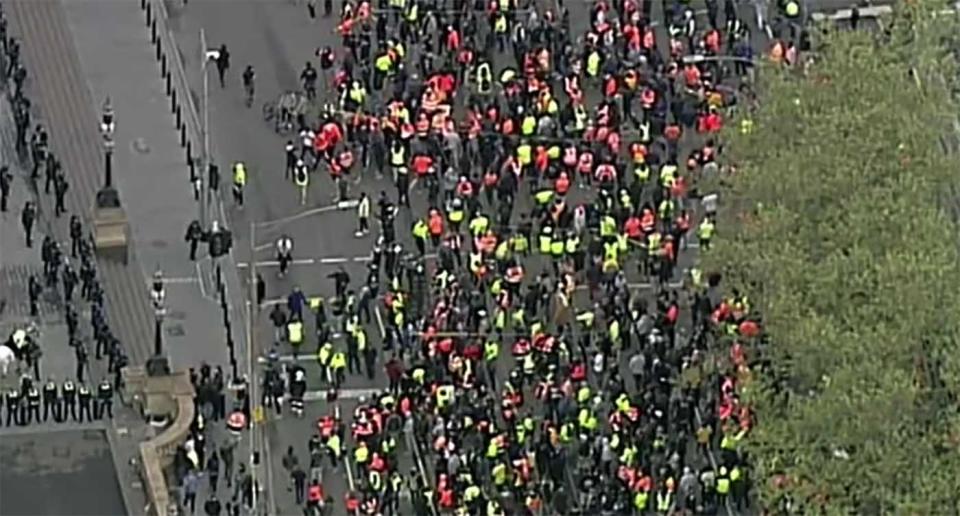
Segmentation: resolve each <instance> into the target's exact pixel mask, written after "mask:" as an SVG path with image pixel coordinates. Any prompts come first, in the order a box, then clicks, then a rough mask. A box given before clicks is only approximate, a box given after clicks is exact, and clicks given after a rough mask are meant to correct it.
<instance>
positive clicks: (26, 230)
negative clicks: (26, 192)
mask: <svg viewBox="0 0 960 516" xmlns="http://www.w3.org/2000/svg"><path fill="white" fill-rule="evenodd" d="M36 219H37V207H36V205H34V204H33V201H27V203H26V204H24V205H23V211H21V212H20V224H21V225H23V237H24V240H25V241H26V245H27V247H33V222H34V221H35V220H36Z"/></svg>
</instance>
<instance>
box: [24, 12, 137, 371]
mask: <svg viewBox="0 0 960 516" xmlns="http://www.w3.org/2000/svg"><path fill="white" fill-rule="evenodd" d="M80 3H81V4H82V3H83V2H80ZM5 8H6V11H7V15H8V18H9V21H10V22H9V27H10V35H11V36H13V37H16V38H19V39H20V41H21V47H22V54H23V57H22V58H23V62H24V64H25V65H26V67H27V69H28V70H29V72H28V73H29V75H28V78H27V83H26V91H27V95H28V96H29V97H30V100H31V101H32V108H31V111H32V115H33V117H32V118H33V120H34V123H42V124H44V125H45V126H46V127H47V128H48V130H49V132H50V141H51V149H52V150H53V152H54V153H55V154H56V155H57V156H58V157H59V158H60V160H61V161H62V162H63V164H64V170H65V172H66V174H67V180H68V181H69V184H70V188H69V190H68V191H67V195H66V197H67V198H66V205H67V209H68V211H69V213H76V214H77V215H79V216H80V217H81V219H82V220H83V223H84V227H85V230H87V231H89V230H90V229H91V223H92V221H91V217H90V214H91V213H90V212H91V209H92V207H93V203H94V196H95V193H96V191H97V190H98V189H99V188H100V186H101V185H102V182H103V169H104V164H103V151H102V141H101V136H100V134H99V130H98V129H97V124H98V123H99V118H100V114H99V110H100V103H97V102H94V100H93V98H92V97H91V95H90V91H89V89H88V88H87V87H86V83H87V81H86V80H84V78H83V73H82V70H81V69H80V63H79V60H78V59H77V51H76V48H75V46H74V44H73V40H72V38H71V37H70V36H71V33H70V28H69V26H68V25H67V21H66V16H65V15H64V12H63V8H62V5H61V3H60V2H59V1H49V0H43V1H36V2H12V3H9V4H7V5H6V6H5ZM105 19H109V18H105ZM101 29H102V27H101ZM105 33H106V32H105ZM101 102H102V101H101ZM44 201H45V202H47V206H48V208H49V209H52V203H50V202H49V201H50V199H44ZM52 230H53V231H54V232H55V234H57V235H58V238H59V239H60V240H65V239H67V238H68V237H67V223H66V222H63V223H61V224H57V226H56V227H54V228H53V229H52ZM136 253H137V250H136V249H133V250H132V251H131V253H130V261H129V265H124V264H121V263H119V262H116V261H111V260H102V259H101V260H98V262H97V268H98V274H99V276H100V278H101V282H102V284H103V287H104V291H105V294H106V312H107V318H108V321H109V322H110V325H111V328H112V329H113V331H114V333H115V334H116V335H117V337H118V338H119V339H120V341H121V343H122V346H123V347H124V349H125V350H126V352H127V355H128V356H129V359H130V363H131V364H142V363H144V362H145V361H146V360H147V358H149V356H150V354H151V352H152V347H153V346H152V336H153V315H152V313H151V310H150V303H149V299H148V292H147V288H146V285H145V284H144V281H143V278H142V274H141V273H140V272H139V271H138V270H137V268H138V265H137V256H136Z"/></svg>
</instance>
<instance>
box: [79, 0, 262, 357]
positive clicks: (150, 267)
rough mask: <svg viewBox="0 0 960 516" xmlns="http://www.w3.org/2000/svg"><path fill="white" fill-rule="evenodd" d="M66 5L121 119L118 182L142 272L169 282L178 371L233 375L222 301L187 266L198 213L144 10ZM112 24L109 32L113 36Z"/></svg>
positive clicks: (172, 350)
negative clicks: (214, 368)
mask: <svg viewBox="0 0 960 516" xmlns="http://www.w3.org/2000/svg"><path fill="white" fill-rule="evenodd" d="M63 5H64V10H65V11H66V17H67V22H68V24H69V25H70V28H71V30H72V32H73V39H74V41H75V43H76V47H77V53H78V55H79V58H80V62H81V64H82V69H83V71H84V75H85V76H86V79H87V81H88V84H89V87H90V90H91V92H92V93H93V95H92V96H93V98H94V99H95V101H98V102H99V101H101V99H105V98H107V97H109V98H110V101H111V102H112V104H113V108H114V111H115V113H116V120H117V125H116V150H115V151H114V170H115V171H116V172H115V181H116V183H117V187H118V190H119V191H120V197H121V200H122V202H123V205H124V208H125V209H126V212H127V217H128V219H129V221H130V226H131V234H132V238H133V245H134V248H135V249H136V250H137V255H138V257H139V263H140V267H141V270H140V271H138V272H139V273H140V274H141V275H142V277H143V281H144V283H145V284H148V283H149V282H150V281H151V278H152V276H153V273H154V272H155V271H156V270H161V271H163V276H164V278H165V279H166V280H167V284H166V294H167V310H168V315H167V320H166V321H165V323H164V326H165V332H164V350H165V351H166V352H167V353H168V355H169V357H170V360H171V365H172V367H173V368H174V369H178V368H186V367H195V366H199V365H200V363H201V362H207V363H209V364H212V365H223V366H224V367H225V369H227V370H228V369H229V360H228V356H227V347H226V334H225V332H224V328H223V316H222V311H221V308H220V305H219V300H218V298H217V295H216V292H210V291H209V290H208V289H207V288H205V287H204V285H203V283H201V282H200V281H199V277H200V276H199V270H200V269H199V267H198V265H197V263H194V262H191V261H190V260H189V259H188V258H189V257H188V248H187V244H186V242H185V241H184V234H185V233H186V228H187V226H188V225H189V223H190V221H191V220H193V219H195V218H197V216H198V212H197V204H196V203H195V202H194V200H193V193H192V186H191V184H190V182H189V172H188V169H187V167H186V165H185V164H184V161H183V152H182V151H181V148H180V146H179V143H178V141H177V136H176V132H175V131H174V130H173V127H172V125H173V121H172V115H171V113H170V110H169V102H168V99H167V97H166V95H165V92H164V90H163V84H162V83H161V81H160V80H159V76H158V73H157V69H156V68H157V63H156V60H155V58H154V56H153V53H152V51H151V47H150V42H149V40H148V35H147V32H146V30H144V28H143V25H142V14H141V11H140V8H139V6H138V5H137V4H136V3H135V2H114V1H110V0H102V1H94V0H91V1H84V2H64V3H63ZM108 18H109V19H110V20H111V22H112V23H111V28H110V30H109V31H108V32H105V31H104V30H103V29H104V26H103V20H104V19H108ZM199 254H200V255H201V256H202V255H203V254H204V253H202V252H201V253H199ZM231 291H233V292H238V293H239V291H240V290H239V288H237V289H236V290H234V289H231ZM238 295H239V294H238ZM231 319H232V323H233V331H234V339H235V340H239V338H240V336H239V335H237V333H238V332H241V331H243V327H242V326H241V325H240V324H239V318H234V317H231ZM151 342H152V339H151ZM228 372H229V371H228Z"/></svg>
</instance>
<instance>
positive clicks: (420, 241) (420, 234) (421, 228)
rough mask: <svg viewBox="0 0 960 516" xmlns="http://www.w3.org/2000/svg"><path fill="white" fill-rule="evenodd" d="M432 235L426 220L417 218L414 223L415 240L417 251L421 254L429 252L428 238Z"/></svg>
mask: <svg viewBox="0 0 960 516" xmlns="http://www.w3.org/2000/svg"><path fill="white" fill-rule="evenodd" d="M429 235H430V229H429V228H428V227H427V222H426V221H425V220H423V219H422V218H421V219H417V221H416V222H415V223H414V224H413V242H414V244H416V246H417V252H418V253H420V256H423V255H425V254H427V238H428V237H429Z"/></svg>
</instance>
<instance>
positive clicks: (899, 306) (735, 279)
mask: <svg viewBox="0 0 960 516" xmlns="http://www.w3.org/2000/svg"><path fill="white" fill-rule="evenodd" d="M929 4H936V6H934V5H927V3H925V2H923V1H918V2H906V3H900V5H899V6H898V8H897V13H895V15H894V17H893V19H892V20H890V21H892V25H891V29H890V30H889V31H887V32H886V33H885V34H883V33H868V32H852V31H829V32H827V33H825V34H824V35H823V37H822V38H821V39H820V41H819V46H818V49H817V50H818V55H817V57H816V60H815V62H814V63H813V64H811V65H808V66H806V67H801V68H803V69H802V70H797V69H794V70H787V69H779V68H775V67H773V66H770V67H767V68H764V69H763V70H761V73H760V74H759V76H760V84H759V85H758V87H757V89H758V94H759V97H760V99H761V105H760V106H759V108H758V110H757V111H756V112H755V113H753V114H752V115H751V118H752V119H753V121H754V123H755V130H754V131H753V132H752V133H750V134H739V133H737V134H733V133H734V132H735V131H733V132H731V134H728V135H727V139H726V141H727V148H726V152H727V155H728V156H727V158H728V159H729V160H732V161H733V162H735V163H736V164H737V165H738V168H737V171H736V173H735V174H733V175H732V176H729V177H727V178H725V184H724V185H723V186H722V187H721V188H722V190H721V196H722V197H721V198H722V203H721V204H722V208H721V211H720V214H719V218H720V226H719V227H720V231H719V233H718V238H717V239H716V245H715V248H714V249H712V250H711V251H710V252H708V253H705V256H704V258H703V260H704V269H705V270H708V271H710V270H716V271H723V274H724V283H725V284H726V285H728V286H731V287H736V288H738V289H740V291H741V292H743V293H745V294H747V295H748V296H749V298H750V299H751V301H752V306H753V307H754V308H755V309H756V310H757V311H758V312H759V313H760V314H761V316H762V318H763V324H764V328H765V331H766V333H767V335H768V336H769V339H768V342H767V343H766V344H764V345H762V347H761V346H760V345H757V349H754V350H753V357H755V358H759V357H762V358H763V359H765V360H764V361H763V363H764V364H769V365H768V366H764V367H763V369H762V370H761V371H760V372H759V374H757V375H756V377H757V381H758V385H757V386H756V388H751V389H749V390H748V393H747V394H745V395H746V396H748V397H749V400H748V401H749V402H750V403H751V404H752V406H753V407H754V408H755V410H756V413H757V418H758V425H757V427H756V429H755V430H754V431H753V432H752V433H751V435H750V436H749V437H748V438H747V440H746V441H745V448H746V450H747V451H748V453H749V456H750V460H751V461H752V464H753V466H754V468H755V469H756V473H755V478H756V479H757V481H758V487H759V493H758V494H759V495H760V498H761V500H762V501H763V502H764V504H765V505H768V506H769V505H772V504H773V503H775V501H776V500H777V499H778V498H779V497H780V496H781V495H782V494H783V493H784V490H787V491H789V492H790V493H791V495H792V497H793V499H794V500H795V501H796V502H797V503H800V504H801V505H802V507H803V509H801V510H802V511H803V512H814V506H820V507H822V508H823V510H825V511H826V512H827V513H829V514H854V513H864V514H957V513H958V512H960V416H958V407H957V397H956V394H957V393H958V392H960V252H958V249H960V230H958V225H957V222H956V221H955V220H954V219H953V216H952V215H951V213H952V208H951V206H954V205H956V204H957V203H960V199H957V198H954V196H953V195H952V194H951V192H954V189H953V188H952V185H954V184H956V183H957V182H958V181H960V166H958V165H957V157H956V155H953V156H948V155H947V154H946V153H945V152H944V147H943V145H942V141H943V139H944V137H945V135H950V134H951V131H953V130H954V129H953V128H954V123H955V120H956V117H957V116H958V114H960V111H958V110H957V105H956V103H955V102H954V99H953V98H952V97H951V86H952V85H953V84H954V83H955V81H954V79H955V77H956V75H955V69H956V67H955V63H954V59H953V56H952V55H951V54H950V52H948V51H947V50H946V45H947V44H949V43H951V42H952V41H951V40H952V39H953V38H956V34H960V30H958V28H957V24H956V20H955V19H951V18H950V17H946V16H942V15H941V16H938V17H935V16H933V14H932V13H933V10H934V9H936V8H939V7H940V4H939V2H929ZM732 125H735V124H732ZM957 191H960V189H957ZM777 474H783V475H785V476H786V477H787V478H789V479H790V482H789V487H787V488H782V487H774V486H773V485H772V482H769V481H768V479H770V478H771V477H773V476H774V475H777Z"/></svg>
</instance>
